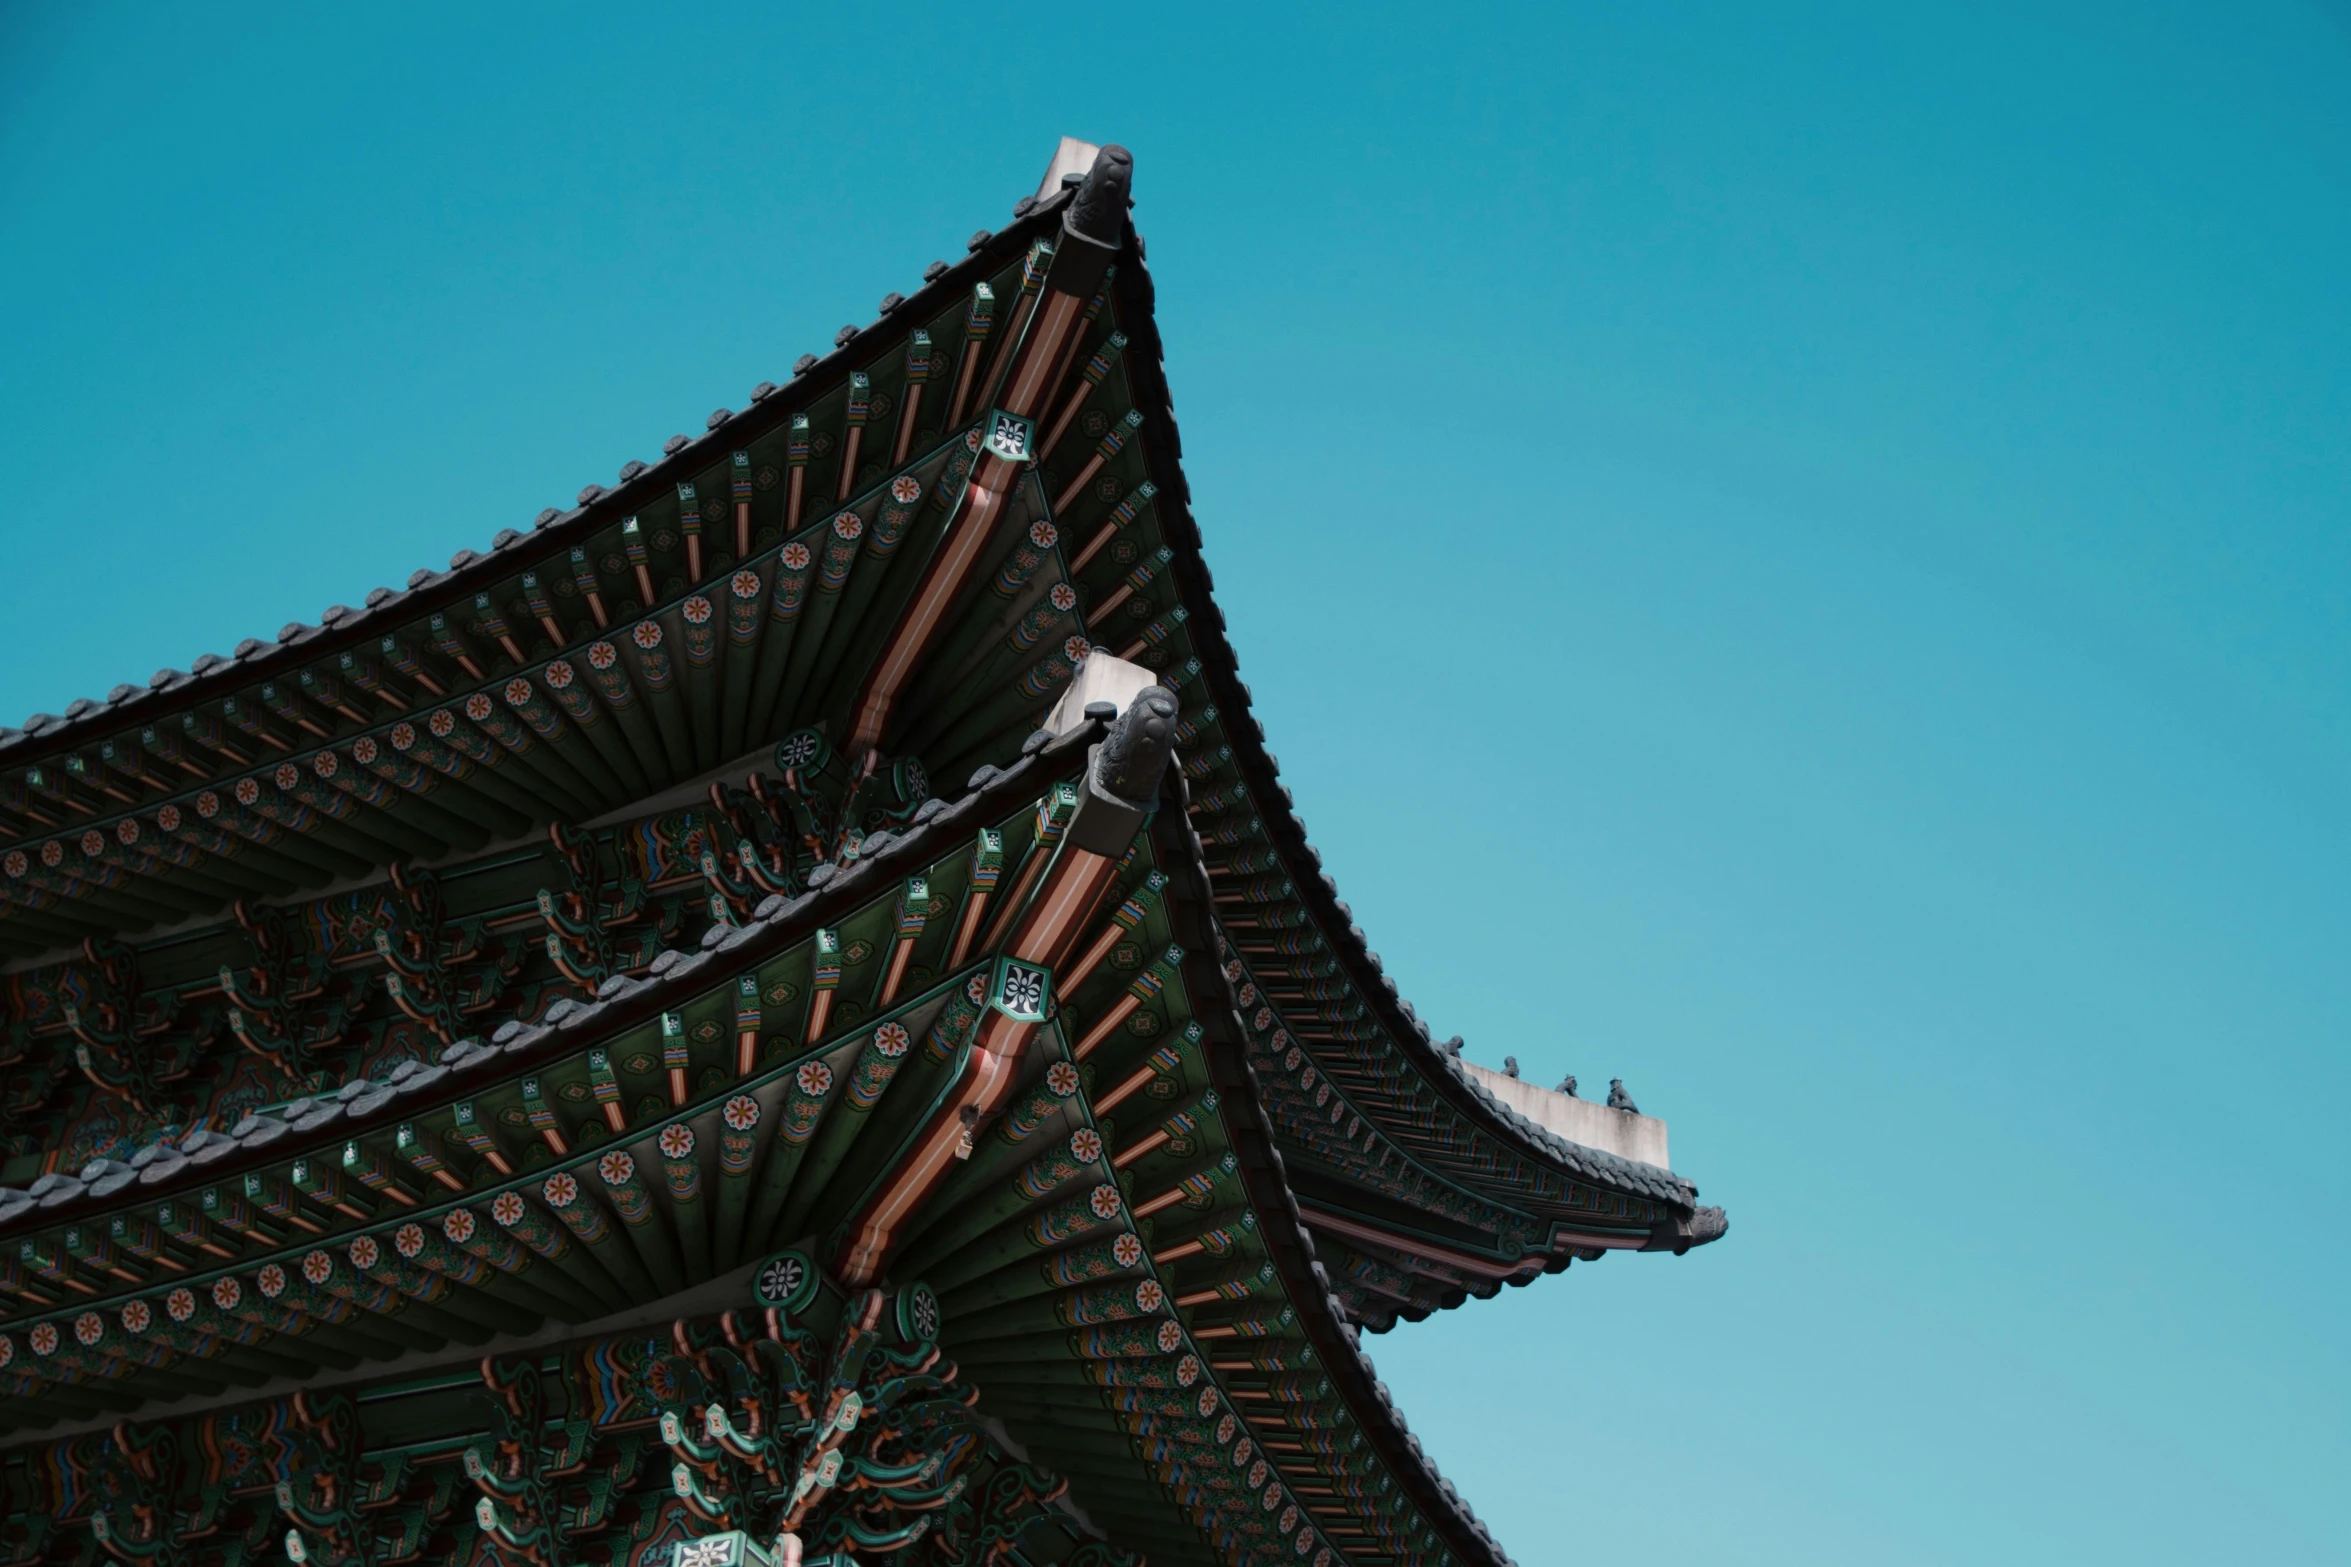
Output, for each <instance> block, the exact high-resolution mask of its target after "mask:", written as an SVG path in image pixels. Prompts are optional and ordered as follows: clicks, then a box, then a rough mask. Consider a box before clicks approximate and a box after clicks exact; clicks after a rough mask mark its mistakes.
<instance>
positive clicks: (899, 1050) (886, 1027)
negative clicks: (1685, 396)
mask: <svg viewBox="0 0 2351 1567" xmlns="http://www.w3.org/2000/svg"><path fill="white" fill-rule="evenodd" d="M912 1043H914V1041H913V1039H912V1038H911V1037H910V1036H909V1035H908V1034H907V1032H906V1027H905V1025H904V1024H902V1023H884V1024H883V1025H882V1026H881V1027H879V1028H877V1029H875V1030H874V1031H873V1047H874V1048H875V1049H876V1050H878V1051H880V1052H881V1053H882V1054H883V1055H885V1056H888V1057H889V1058H890V1059H892V1060H893V1061H894V1060H896V1059H897V1058H898V1057H900V1056H902V1055H904V1054H906V1049H907V1047H908V1046H909V1045H911V1044H912Z"/></svg>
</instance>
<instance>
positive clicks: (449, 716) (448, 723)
mask: <svg viewBox="0 0 2351 1567" xmlns="http://www.w3.org/2000/svg"><path fill="white" fill-rule="evenodd" d="M424 725H425V727H426V728H427V729H430V730H431V731H432V732H433V734H434V735H435V736H436V737H438V738H440V739H443V740H446V739H448V738H449V737H450V736H451V735H453V734H455V733H456V732H457V715H456V714H455V713H452V712H451V711H449V709H447V708H445V707H437V708H434V709H433V713H432V716H431V717H429V718H427V719H426V720H425V721H424Z"/></svg>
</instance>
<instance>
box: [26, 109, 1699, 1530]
mask: <svg viewBox="0 0 2351 1567" xmlns="http://www.w3.org/2000/svg"><path fill="white" fill-rule="evenodd" d="M1132 168H1133V165H1132V162H1131V160H1130V159H1129V158H1128V156H1127V154H1126V153H1125V151H1124V150H1123V149H1120V148H1116V147H1104V148H1099V149H1097V148H1095V147H1092V146H1089V145H1086V144H1083V143H1078V142H1066V143H1064V144H1063V146H1062V148H1061V150H1060V152H1059V153H1058V154H1057V156H1056V158H1055V160H1054V163H1053V166H1052V168H1051V169H1050V171H1049V172H1048V174H1047V177H1046V180H1045V183H1044V186H1043V188H1042V189H1041V190H1040V191H1039V193H1038V194H1037V195H1035V196H1033V197H1030V198H1028V199H1025V200H1023V201H1022V202H1020V203H1019V205H1018V206H1017V208H1015V212H1014V221H1013V223H1012V225H1011V226H1010V227H1009V228H1007V229H1005V230H1003V231H1002V232H1000V233H996V234H984V233H983V234H980V235H977V236H975V237H974V238H973V239H972V241H971V243H970V246H969V250H968V254H967V255H966V256H965V257H964V259H963V260H962V261H960V262H958V263H956V264H954V265H948V264H946V263H939V264H937V265H934V266H933V267H931V269H930V270H929V271H928V272H927V273H925V274H924V281H923V284H922V287H921V288H920V289H919V290H918V291H917V292H915V293H914V294H912V295H911V296H905V297H902V296H900V295H898V294H895V293H893V294H891V295H889V296H888V297H887V298H885V299H884V300H883V301H882V303H881V310H880V315H879V318H878V319H877V320H876V321H874V322H873V324H871V325H870V326H865V327H845V328H843V329H842V331H841V333H840V335H839V337H838V338H837V339H836V340H835V348H834V351H833V353H831V354H830V355H829V356H827V357H824V358H821V359H819V358H815V357H808V358H803V359H802V360H801V361H800V362H799V364H797V365H796V366H794V367H793V371H792V375H791V378H790V380H789V381H787V382H786V383H784V384H782V385H772V384H763V385H761V386H759V387H757V388H756V389H754V390H753V391H752V393H751V398H750V403H749V406H748V407H746V408H745V409H743V410H741V411H739V412H730V411H727V410H723V409H722V410H721V411H719V412H717V413H714V414H712V415H711V416H710V420H709V425H708V428H707V429H706V430H704V431H703V432H702V433H700V434H698V435H694V436H691V437H689V436H685V435H680V436H678V437H676V438H674V439H672V440H671V441H669V442H668V444H667V445H666V446H665V447H664V448H663V455H662V458H661V460H660V461H659V462H656V463H652V464H646V463H643V462H631V463H629V464H628V465H627V466H626V467H625V468H623V469H622V470H621V471H620V475H619V479H618V482H617V483H615V484H614V485H612V486H610V487H607V486H604V485H590V486H588V487H587V488H586V489H585V490H583V491H581V492H580V496H579V501H578V504H577V505H575V506H574V507H572V508H571V509H570V510H568V511H561V512H558V511H548V512H545V513H543V514H542V515H541V516H540V517H539V518H538V521H537V524H536V526H534V527H532V528H529V529H527V530H515V531H507V532H502V533H500V534H498V536H497V538H496V539H495V540H494V541H493V543H492V544H491V547H490V548H489V550H488V551H487V552H486V553H478V554H477V553H476V552H474V551H472V550H462V551H460V552H459V553H458V554H457V556H456V557H455V558H454V559H453V560H451V561H450V563H449V568H448V569H447V570H446V571H422V572H418V573H417V574H416V575H415V576H413V577H411V578H410V579H409V581H408V583H407V585H406V586H405V587H404V588H400V589H397V590H394V589H385V588H379V589H377V590H376V591H374V592H372V593H370V594H368V595H367V597H366V600H365V602H364V604H362V605H361V606H359V607H357V608H352V607H347V606H342V605H338V606H336V607H334V608H332V609H329V610H328V611H327V612H326V613H325V615H324V616H322V617H321V619H320V621H319V623H317V624H315V625H290V626H287V627H286V628H285V629H284V630H283V631H281V632H279V633H278V634H277V636H276V637H275V638H274V639H272V640H269V641H266V642H264V641H259V640H255V641H248V642H244V643H241V644H239V645H238V647H237V649H236V651H235V652H234V653H233V654H231V655H229V656H228V657H225V658H224V657H216V656H209V655H208V656H206V657H204V658H201V659H198V660H197V661H196V663H195V666H194V668H193V669H191V670H189V671H186V672H182V671H178V670H166V671H164V672H162V673H160V674H158V675H156V676H155V677H154V679H153V680H151V681H150V682H148V683H147V684H146V685H144V686H129V685H124V686H118V687H116V688H115V689H114V690H113V691H112V692H111V693H110V694H109V695H108V696H107V698H106V700H104V701H102V702H96V701H81V702H76V703H74V704H73V705H72V706H71V707H70V708H69V709H67V711H66V712H65V713H64V715H63V716H51V715H42V716H39V717H36V718H34V719H33V720H31V721H30V722H28V723H27V724H26V726H25V727H24V728H23V729H22V730H21V731H20V730H9V731H6V732H5V733H0V958H5V960H6V964H7V966H6V970H5V981H4V984H5V988H4V993H0V1003H4V1005H0V1021H4V1023H5V1033H4V1035H0V1157H4V1158H5V1165H4V1167H0V1483H4V1484H5V1488H6V1522H5V1524H4V1525H0V1567H36V1564H40V1567H66V1564H72V1567H92V1564H97V1563H100V1562H102V1561H104V1560H106V1559H109V1558H111V1559H113V1560H115V1561H119V1562H122V1563H125V1564H132V1567H243V1564H247V1563H272V1562H276V1561H279V1560H285V1561H291V1562H295V1563H303V1564H309V1563H321V1564H327V1563H360V1564H366V1567H394V1564H399V1563H408V1562H422V1563H432V1564H448V1567H493V1564H495V1567H570V1564H587V1567H795V1564H805V1563H811V1562H814V1561H817V1560H819V1559H829V1560H830V1561H832V1562H835V1563H844V1564H845V1563H848V1562H851V1561H855V1560H862V1561H882V1560H894V1561H900V1562H905V1563H908V1564H909V1567H913V1564H924V1567H992V1564H996V1563H1016V1564H1027V1567H1056V1564H1065V1567H1126V1564H1131V1563H1136V1562H1140V1561H1142V1560H1143V1559H1144V1555H1145V1553H1146V1551H1147V1552H1148V1554H1149V1557H1150V1559H1151V1561H1152V1562H1153V1563H1154V1564H1157V1567H1177V1564H1195V1563H1196V1564H1202V1567H1207V1564H1235V1567H1240V1564H1256V1567H1272V1564H1276V1563H1283V1564H1292V1567H1340V1564H1349V1567H1394V1564H1401V1563H1411V1564H1415V1567H1420V1564H1429V1567H1489V1564H1498V1563H1502V1562H1505V1561H1507V1560H1508V1558H1507V1557H1506V1556H1505V1555H1504V1553H1503V1551H1502V1548H1501V1547H1500V1546H1499V1545H1498V1544H1497V1543H1496V1542H1495V1541H1494V1540H1493V1539H1491V1538H1490V1537H1489V1536H1488V1535H1487V1534H1486V1532H1485V1530H1484V1529H1483V1528H1482V1527H1481V1526H1480V1525H1479V1524H1478V1522H1477V1520H1476V1519H1475V1517H1474V1516H1473V1515H1472V1514H1471V1512H1470V1509H1469V1507H1468V1505H1467V1504H1466V1503H1465V1502H1464V1501H1463V1499H1462V1498H1461V1497H1460V1496H1458V1495H1457V1494H1456V1492H1455V1490H1454V1488H1453V1486H1452V1485H1450V1484H1449V1483H1447V1482H1446V1481H1445V1480H1443V1479H1442V1478H1440V1477H1439V1475H1438V1473H1437V1471H1436V1469H1435V1468H1434V1466H1433V1465H1432V1464H1431V1463H1430V1461H1429V1460H1428V1458H1427V1457H1426V1456H1425V1455H1423V1453H1422V1452H1421V1450H1420V1447H1419V1445H1418V1443H1417V1442H1415V1440H1414V1439H1413V1438H1412V1437H1411V1436H1410V1435H1409V1434H1408V1433H1407V1431H1406V1428H1405V1425H1404V1421H1403V1419H1402V1417H1401V1416H1400V1415H1399V1414H1398V1413H1397V1412H1396V1411H1395V1410H1394V1409H1393V1408H1392V1407H1391V1406H1390V1404H1389V1402H1388V1396H1387V1393H1386V1390H1385V1389H1384V1388H1383V1387H1382V1386H1381V1384H1380V1383H1379V1382H1378V1381H1377V1380H1376V1379H1375V1377H1374V1376H1373V1373H1372V1368H1371V1364H1370V1362H1369V1361H1368V1360H1367V1359H1366V1358H1365V1356H1364V1353H1363V1350H1362V1348H1361V1346H1360V1342H1359V1335H1360V1334H1361V1333H1363V1332H1366V1331H1369V1332H1374V1333H1376V1332H1380V1331H1384V1330H1386V1329H1387V1328H1389V1327H1391V1326H1392V1325H1393V1324H1395V1323H1396V1322H1398V1321H1399V1320H1404V1321H1413V1320H1417V1319H1419V1318H1421V1317H1423V1316H1425V1315H1426V1314H1428V1313H1429V1312H1432V1311H1436V1310H1442V1309H1446V1308H1449V1307H1453V1306H1456V1305H1459V1304H1461V1303H1462V1302H1463V1301H1465V1300H1467V1299H1469V1298H1472V1297H1479V1298H1483V1297H1487V1296H1491V1295H1493V1294H1494V1293H1495V1292H1496V1291H1497V1290H1499V1289H1500V1288H1501V1287H1502V1286H1503V1285H1506V1284H1513V1285H1515V1284H1525V1283H1528V1282H1529V1281H1531V1280H1532V1279H1533V1278H1535V1277H1536V1276H1538V1275H1541V1274H1546V1273H1556V1272H1559V1271H1560V1270H1562V1269H1564V1268H1565V1267H1567V1265H1568V1264H1569V1262H1570V1261H1571V1260H1574V1259H1583V1260H1587V1261H1588V1260H1592V1259H1597V1258H1599V1257H1601V1256H1602V1255H1603V1254H1604V1253H1606V1252H1609V1251H1612V1250H1626V1251H1671V1252H1676V1253H1679V1252H1683V1251H1686V1250H1688V1249H1689V1248H1690V1247H1692V1246H1696V1245H1700V1244H1702V1243H1704V1242H1707V1241H1710V1240H1712V1239H1714V1238H1715V1237H1717V1236H1719V1235H1720V1234H1721V1233H1722V1232H1723V1228H1724V1221H1723V1216H1722V1212H1721V1210H1720V1209H1716V1208H1708V1207H1701V1206H1699V1205H1698V1203H1697V1200H1696V1199H1697V1192H1696V1189H1695V1188H1694V1187H1692V1186H1691V1185H1690V1184H1689V1183H1688V1182H1687V1181H1685V1180H1683V1179H1682V1178H1681V1177H1679V1176H1677V1175H1675V1174H1673V1173H1672V1172H1671V1170H1670V1168H1669V1167H1668V1165H1667V1162H1666V1158H1665V1152H1664V1127H1663V1125H1662V1123H1659V1122H1656V1121H1654V1120H1651V1119H1649V1118H1646V1117H1642V1116H1640V1115H1638V1114H1637V1113H1635V1112H1634V1111H1633V1110H1632V1109H1631V1108H1630V1103H1629V1100H1627V1099H1625V1097H1624V1096H1623V1094H1622V1092H1621V1090H1620V1091H1619V1092H1618V1093H1617V1094H1615V1095H1614V1096H1612V1098H1611V1102H1610V1104H1609V1105H1607V1106H1603V1105H1601V1104H1598V1103H1593V1102H1588V1101H1584V1100H1580V1099H1577V1098H1575V1097H1574V1096H1573V1095H1572V1093H1554V1092H1551V1091H1547V1090H1543V1089H1539V1088H1536V1087H1534V1086H1533V1085H1530V1084H1525V1083H1521V1082H1519V1081H1517V1080H1516V1077H1515V1074H1514V1073H1513V1074H1504V1073H1497V1072H1488V1071H1486V1070H1484V1069H1483V1068H1479V1067H1474V1066H1471V1065H1469V1064H1468V1063H1467V1062H1465V1061H1463V1060H1462V1059H1461V1057H1460V1046H1459V1041H1458V1040H1455V1041H1451V1042H1433V1041H1432V1040H1431V1038H1430V1035H1429V1031H1428V1029H1427V1028H1426V1027H1425V1026H1424V1025H1422V1024H1421V1023H1420V1022H1419V1021H1418V1020H1417V1019H1416V1018H1415V1017H1414V1014H1413V1010H1412V1008H1411V1007H1410V1006H1409V1005H1408V1004H1406V1003H1405V1002H1404V1001H1403V1000H1401V999H1400V998H1399V997H1398V995H1397V991H1396V986H1395V984H1394V983H1393V982H1392V981H1391V980H1389V979H1388V978H1387V977H1386V976H1384V975H1383V974H1382V972H1381V967H1380V960H1379V958H1378V957H1377V956H1376V955H1374V954H1373V953H1372V952H1371V951H1370V950H1369V949H1368V948H1367V947H1366V945H1365V942H1364V936H1363V932H1362V931H1360V930H1359V929H1357V928H1356V927H1355V925H1354V924H1353V923H1352V922H1351V920H1350V916H1349V913H1348V909H1347V905H1346V904H1344V903H1342V902H1340V901H1339V899H1338V897H1337V894H1336V890H1335V886H1334V884H1333V882H1332V880H1331V878H1330V877H1329V876H1326V875H1324V874H1323V873H1322V871H1321V869H1320V859H1319V856H1318V855H1317V854H1316V852H1315V851H1314V849H1313V848H1311V847H1310V846H1309V845H1308V843H1307V841H1306V838H1305V834H1304V829H1303V828H1302V827H1301V826H1300V824H1299V822H1298V820H1297V818H1296V817H1295V816H1294V815H1293V814H1292V811H1291V803H1290V795H1289V791H1288V790H1286V789H1285V788H1283V787H1282V785H1281V782H1280V780H1279V776H1278V773H1277V769H1276V765H1275V762H1274V759H1273V756H1272V755H1271V753H1270V752H1268V751H1267V750H1266V748H1265V745H1264V737H1263V735H1262V733H1261V731H1260V730H1259V728H1258V725H1257V723H1256V722H1255V721H1254V720H1253V719H1252V718H1251V717H1250V712H1249V693H1248V689H1247V687H1245V686H1244V685H1242V684H1241V682H1240V680H1239V677H1238V675H1237V672H1236V670H1237V666H1236V664H1235V660H1234V655H1233V652H1232V649H1231V647H1230V646H1229V644H1228V643H1227V641H1226V635H1225V629H1224V621H1223V618H1222V616H1220V615H1219V613H1218V611H1217V608H1216V604H1215V602H1214V600H1213V598H1212V597H1211V595H1210V589H1209V575H1208V568H1207V565H1206V564H1205V562H1204V561H1203V560H1202V558H1201V553H1200V540H1199V533H1198V531H1197V528H1196V526H1195V524H1194V522H1193V519H1192V516H1191V514H1190V512H1189V510H1188V509H1187V503H1186V497H1187V493H1188V492H1187V490H1186V486H1185V483H1184V478H1183V474H1182V471H1181V469H1180V468H1179V466H1178V455H1179V451H1180V447H1179V443H1178V441H1177V437H1176V428H1175V423H1174V420H1173V418H1172V416H1171V414H1170V412H1169V406H1170V405H1169V399H1168V391H1167V386H1166V383H1165V381H1164V380H1163V378H1162V372H1161V364H1160V348H1159V337H1158V333H1157V330H1156V328H1155V326H1154V324H1153V318H1152V285H1151V279H1150V274H1149V272H1148V271H1147V270H1146V268H1145V267H1144V265H1143V246H1142V243H1141V241H1140V240H1139V239H1137V238H1136V237H1135V234H1134V232H1133V230H1132V228H1131V227H1130V225H1129V207H1130V202H1129V198H1128V191H1129V186H1130V182H1131V175H1132ZM458 509H460V510H462V506H460V507H459V508H458Z"/></svg>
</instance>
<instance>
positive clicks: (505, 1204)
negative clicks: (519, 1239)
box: [449, 1192, 523, 1240]
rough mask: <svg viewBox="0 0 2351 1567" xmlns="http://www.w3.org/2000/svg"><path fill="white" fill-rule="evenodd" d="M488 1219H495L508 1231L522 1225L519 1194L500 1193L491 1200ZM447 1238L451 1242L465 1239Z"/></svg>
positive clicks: (459, 1236)
mask: <svg viewBox="0 0 2351 1567" xmlns="http://www.w3.org/2000/svg"><path fill="white" fill-rule="evenodd" d="M461 1211H462V1210H461ZM450 1217H452V1218H455V1217H456V1215H454V1214H452V1215H451V1216H450ZM490 1217H491V1218H493V1219H496V1220H497V1221H498V1222H499V1223H500V1224H502V1225H504V1226H505V1227H506V1228H508V1229H510V1230H511V1229H513V1228H514V1227H515V1226H516V1225H518V1224H520V1223H522V1220H523V1206H522V1196H521V1194H520V1193H517V1192H500V1193H499V1194H498V1195H497V1196H496V1197H495V1198H494V1199H492V1200H491V1203H490ZM469 1228H470V1226H469ZM449 1238H450V1239H451V1240H463V1239H464V1238H465V1237H463V1236H461V1235H452V1236H450V1237H449Z"/></svg>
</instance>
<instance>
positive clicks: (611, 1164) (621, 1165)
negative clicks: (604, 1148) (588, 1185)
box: [596, 1148, 637, 1186]
mask: <svg viewBox="0 0 2351 1567" xmlns="http://www.w3.org/2000/svg"><path fill="white" fill-rule="evenodd" d="M596 1173H597V1174H598V1175H601V1176H603V1177H604V1184H605V1185H607V1186H626V1185H628V1183H629V1182H631V1181H633V1180H635V1179H636V1178H637V1161H636V1160H634V1159H632V1158H630V1157H629V1156H628V1155H627V1154H625V1153H623V1152H621V1151H620V1150H619V1149H617V1148H616V1149H614V1150H613V1151H612V1152H610V1153H608V1154H606V1155H605V1156H604V1157H603V1158H601V1159H599V1160H597V1161H596Z"/></svg>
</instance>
